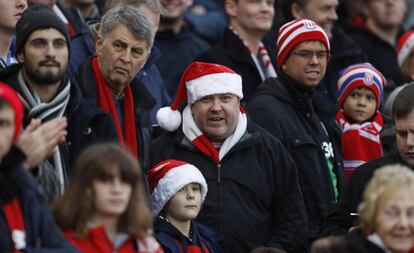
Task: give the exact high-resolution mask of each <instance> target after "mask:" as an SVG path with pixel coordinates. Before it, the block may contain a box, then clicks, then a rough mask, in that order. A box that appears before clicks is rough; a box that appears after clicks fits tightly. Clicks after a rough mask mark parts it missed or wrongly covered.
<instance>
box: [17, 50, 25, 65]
mask: <svg viewBox="0 0 414 253" xmlns="http://www.w3.org/2000/svg"><path fill="white" fill-rule="evenodd" d="M17 61H19V63H20V64H23V63H24V53H23V52H20V53H18V54H17Z"/></svg>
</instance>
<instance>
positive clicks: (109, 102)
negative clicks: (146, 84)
mask: <svg viewBox="0 0 414 253" xmlns="http://www.w3.org/2000/svg"><path fill="white" fill-rule="evenodd" d="M92 68H93V72H94V74H95V78H96V84H97V86H98V87H97V90H98V103H99V107H100V108H102V109H103V110H104V111H106V112H109V113H110V114H111V115H112V117H113V119H114V121H115V126H116V130H117V132H118V138H119V140H120V142H121V143H122V144H124V145H125V146H126V147H128V148H129V150H130V151H131V152H132V154H134V155H135V156H136V157H138V147H137V135H136V128H135V127H136V126H135V112H134V99H133V97H132V91H131V87H130V84H128V85H127V86H126V88H125V89H124V93H125V98H124V101H123V103H122V106H123V119H124V131H123V133H124V135H123V134H122V129H121V123H120V122H119V118H118V113H117V111H116V108H115V102H114V98H113V97H112V92H111V90H110V88H109V85H108V83H107V82H106V81H105V79H104V77H103V75H102V72H101V70H100V68H99V65H98V58H97V57H94V58H93V59H92Z"/></svg>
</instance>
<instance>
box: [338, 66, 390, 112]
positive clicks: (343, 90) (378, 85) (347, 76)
mask: <svg viewBox="0 0 414 253" xmlns="http://www.w3.org/2000/svg"><path fill="white" fill-rule="evenodd" d="M385 84H386V79H385V77H384V76H383V75H382V74H381V72H379V71H378V70H377V69H376V68H375V67H374V66H372V65H371V64H370V63H358V64H354V65H351V66H349V67H347V68H345V69H344V70H342V71H341V73H340V74H339V79H338V104H339V107H341V108H342V106H343V104H344V101H345V99H346V97H348V95H349V94H350V93H351V92H352V90H354V89H356V88H359V87H364V88H367V89H370V90H371V91H372V92H373V93H374V94H375V98H376V101H377V110H378V108H379V106H380V103H381V100H382V96H383V87H384V85H385Z"/></svg>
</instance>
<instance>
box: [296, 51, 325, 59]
mask: <svg viewBox="0 0 414 253" xmlns="http://www.w3.org/2000/svg"><path fill="white" fill-rule="evenodd" d="M292 54H293V55H296V56H299V57H300V58H302V59H305V60H310V59H312V58H313V57H314V56H316V58H318V60H324V59H327V57H328V52H326V51H317V52H313V51H307V50H301V51H298V52H293V53H292Z"/></svg>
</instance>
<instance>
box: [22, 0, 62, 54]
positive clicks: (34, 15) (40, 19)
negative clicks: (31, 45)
mask: <svg viewBox="0 0 414 253" xmlns="http://www.w3.org/2000/svg"><path fill="white" fill-rule="evenodd" d="M48 28H55V29H56V30H58V31H59V32H61V33H62V34H63V35H64V36H65V39H66V43H67V45H68V49H69V51H70V47H69V42H70V36H69V29H68V27H67V26H66V24H65V23H63V21H62V20H61V19H60V18H59V17H58V16H57V15H56V14H55V12H54V11H53V10H52V9H51V8H50V7H48V6H46V5H35V6H33V7H30V8H28V9H27V10H26V11H25V12H24V13H23V15H22V16H21V18H20V19H19V21H18V22H17V24H16V54H19V53H20V52H22V51H23V48H24V44H25V43H26V41H27V39H28V38H29V37H30V35H31V34H32V33H33V32H34V31H36V30H41V29H48Z"/></svg>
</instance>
